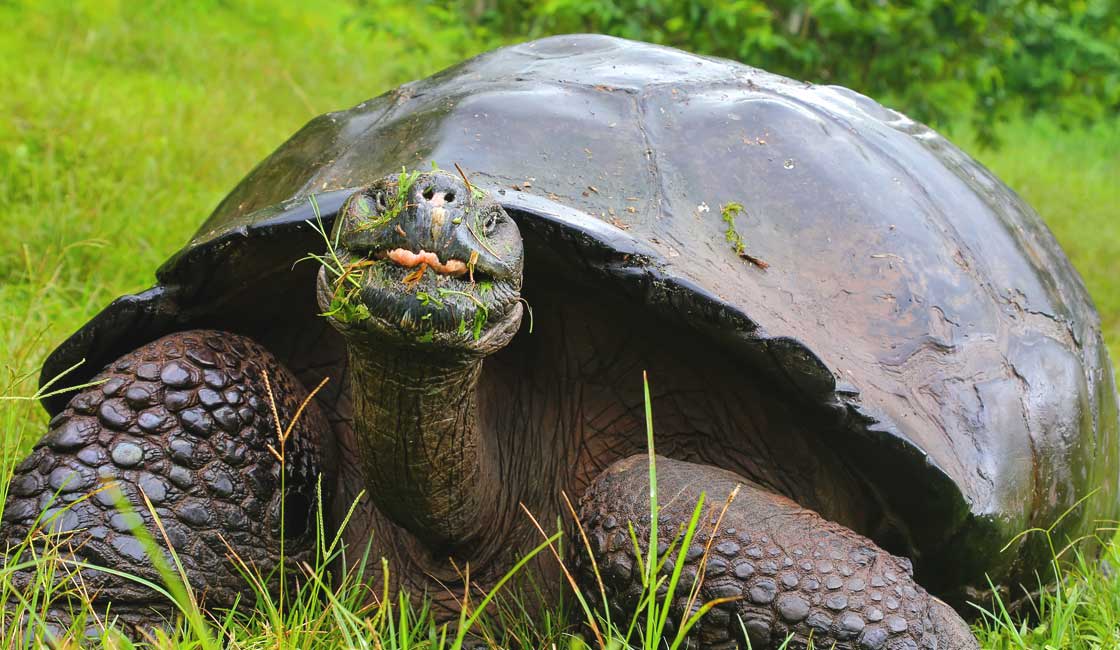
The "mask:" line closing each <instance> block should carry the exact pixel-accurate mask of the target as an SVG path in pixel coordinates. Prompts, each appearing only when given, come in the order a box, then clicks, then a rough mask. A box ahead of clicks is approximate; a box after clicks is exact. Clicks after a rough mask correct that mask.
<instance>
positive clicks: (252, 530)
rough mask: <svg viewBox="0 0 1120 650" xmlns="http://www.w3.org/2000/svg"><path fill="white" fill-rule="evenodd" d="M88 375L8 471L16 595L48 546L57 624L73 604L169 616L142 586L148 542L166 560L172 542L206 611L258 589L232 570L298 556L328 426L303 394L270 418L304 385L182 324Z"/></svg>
mask: <svg viewBox="0 0 1120 650" xmlns="http://www.w3.org/2000/svg"><path fill="white" fill-rule="evenodd" d="M265 376H267V378H268V380H267V381H268V385H267V386H266V383H265V379H264V377H265ZM94 381H96V382H99V383H98V385H95V386H92V387H89V388H86V389H84V390H82V391H80V392H78V393H77V394H76V395H74V396H73V398H72V399H71V400H70V402H69V404H68V405H67V407H66V408H65V409H64V410H63V411H62V412H60V413H59V414H58V415H57V416H55V417H54V418H53V419H52V420H51V422H50V428H49V431H48V433H47V434H46V435H45V436H44V437H43V438H42V439H41V440H40V441H39V442H38V443H37V444H36V445H35V447H34V449H33V451H32V452H31V454H30V455H29V456H28V457H27V458H26V459H25V460H24V461H23V462H22V463H20V465H19V466H18V467H17V468H16V470H15V474H14V476H13V477H12V480H11V483H10V485H9V487H8V493H7V501H6V502H5V504H4V514H3V519H2V520H0V544H3V545H4V546H5V554H4V556H3V558H2V559H0V561H3V562H4V563H5V564H6V565H8V566H11V565H12V564H13V563H21V564H22V563H28V562H30V563H31V564H30V565H28V567H27V568H26V569H20V570H17V571H16V573H15V583H16V584H17V586H20V587H22V588H23V589H24V592H25V593H27V591H28V590H35V589H43V588H44V587H46V586H47V585H42V584H41V583H42V581H43V580H42V575H41V574H40V575H39V576H38V577H37V576H36V569H35V566H34V562H32V560H33V558H34V557H36V556H39V557H42V556H43V555H44V554H46V555H53V556H54V557H57V558H59V561H58V562H57V563H56V565H55V566H56V567H58V570H57V571H56V572H55V576H54V578H52V580H51V581H52V582H54V583H55V586H56V588H57V589H58V591H57V594H58V595H57V597H50V598H49V599H50V600H52V601H54V602H52V603H51V604H50V606H49V608H47V609H44V610H43V611H49V612H52V613H50V614H48V616H47V619H48V620H46V621H43V622H42V623H44V624H45V627H46V629H47V631H49V630H50V629H51V628H52V627H57V626H61V627H68V626H69V622H70V620H71V619H70V616H69V614H68V612H69V611H70V610H71V607H72V606H74V605H76V604H77V603H79V602H83V601H84V602H92V603H93V605H94V610H93V611H94V612H95V613H96V614H98V615H102V614H104V613H106V611H107V612H108V614H109V618H110V620H112V619H113V618H117V620H118V622H119V623H121V624H122V627H123V628H126V629H127V628H134V627H135V626H137V625H142V624H144V623H158V622H161V621H163V620H166V618H168V617H170V616H173V615H174V614H175V609H174V607H173V606H172V605H171V604H170V603H169V602H168V601H167V600H166V599H165V598H163V597H162V596H161V595H160V594H159V593H158V592H156V591H154V590H152V589H151V588H150V587H148V586H146V585H145V584H144V583H143V581H148V582H150V583H154V584H156V585H163V584H164V582H165V581H164V579H163V577H162V576H161V573H160V571H159V569H158V567H157V566H156V563H154V562H153V559H152V557H150V556H149V552H152V553H161V554H162V555H163V558H162V559H163V560H164V561H165V562H167V566H169V567H174V566H175V564H174V560H175V558H173V557H172V556H171V554H172V552H174V555H175V556H177V559H178V561H179V562H180V563H181V564H182V567H183V571H184V572H185V574H186V577H187V581H188V582H189V587H190V588H191V589H192V590H193V592H194V595H195V597H196V598H197V600H199V601H200V602H202V603H203V604H204V605H205V606H207V607H211V608H215V607H216V608H228V607H233V606H235V605H237V604H240V605H242V606H245V605H248V606H252V605H253V604H254V603H255V602H256V597H255V596H256V594H255V593H254V592H253V590H252V588H251V587H250V585H249V581H248V580H247V579H246V578H245V577H244V576H243V575H242V570H244V567H251V568H250V569H249V571H251V572H255V573H259V574H260V576H263V577H264V578H265V579H266V580H272V581H273V583H275V582H276V574H277V572H276V571H274V569H276V568H277V567H278V566H279V564H280V562H281V558H284V560H285V562H286V563H288V565H289V566H291V567H294V563H295V562H298V561H300V560H307V559H310V553H311V549H312V543H313V538H314V535H313V532H314V531H313V530H312V527H311V522H312V517H311V515H312V508H311V506H312V504H313V503H315V482H316V480H317V476H318V473H319V454H320V452H319V436H320V435H322V434H323V433H324V432H326V430H327V424H326V422H325V419H324V417H323V415H322V414H321V413H320V412H319V409H318V407H316V405H315V404H313V403H311V404H308V408H306V409H305V410H304V411H303V413H302V415H301V416H300V418H299V420H298V422H297V424H296V425H295V426H294V427H292V432H291V434H290V436H289V437H288V438H287V439H286V441H285V442H281V441H280V440H279V439H278V437H277V425H276V420H277V418H278V419H279V423H280V425H281V427H283V428H287V427H288V424H289V422H291V420H292V419H293V417H294V415H295V413H296V411H297V409H298V408H299V406H300V403H301V402H302V401H303V400H304V398H305V397H306V396H307V391H306V390H305V389H304V388H303V386H302V385H300V384H299V382H298V381H297V380H296V379H295V378H294V377H293V376H292V375H291V374H290V373H289V372H288V371H287V370H286V369H284V368H283V367H282V366H281V365H280V364H279V362H278V361H277V360H276V359H275V358H274V357H273V356H272V355H271V354H269V352H268V351H266V350H265V349H264V348H262V347H261V346H260V345H258V344H256V343H255V342H253V341H251V340H249V339H247V338H245V337H242V336H238V335H235V334H230V333H226V332H216V331H205V330H195V331H186V332H179V333H176V334H172V335H169V336H165V337H164V338H162V339H159V340H157V341H154V342H152V343H149V344H147V345H144V346H143V347H140V348H138V349H136V350H135V351H133V352H131V353H129V354H126V355H124V356H123V357H121V358H119V359H117V360H116V361H114V362H113V363H111V364H109V366H107V367H106V368H105V369H104V370H103V371H102V372H101V373H100V374H98V375H97V377H95V379H94ZM269 387H271V391H270V390H269ZM270 392H271V396H272V397H271V399H270ZM273 401H274V402H275V408H276V416H275V417H274V415H273V410H272V406H271V404H272V402H273ZM274 450H275V452H277V453H279V452H282V453H283V456H284V461H283V462H281V461H280V459H279V458H278V457H277V455H276V453H274ZM148 503H150V504H151V505H150V507H149V505H148ZM282 504H283V507H282ZM153 513H154V515H155V516H153ZM157 517H158V524H159V525H157V521H156V518H157ZM141 529H142V530H145V531H147V536H145V535H143V534H142V533H141V534H138V533H139V531H140V530H141ZM282 530H283V538H284V541H283V546H282V544H281V531H282ZM145 537H149V538H150V539H151V540H152V541H154V544H155V547H158V549H159V550H158V551H157V550H155V548H154V547H153V546H152V545H151V544H150V543H148V542H146V541H145V539H144V538H145ZM47 549H53V553H51V552H47ZM233 558H236V560H235V559H233ZM75 561H77V562H81V563H83V564H82V565H80V566H79V565H76V564H75ZM239 566H240V567H242V568H239ZM91 567H98V568H91ZM101 567H107V568H110V569H112V570H113V571H114V572H120V573H110V572H106V571H102V570H99V568H101ZM293 570H294V569H293ZM128 576H132V578H130V577H128ZM291 582H294V580H293V581H291ZM272 587H273V588H274V589H275V588H277V585H276V584H272ZM50 619H53V620H50Z"/></svg>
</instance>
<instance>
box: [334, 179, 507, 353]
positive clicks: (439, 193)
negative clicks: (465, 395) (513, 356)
mask: <svg viewBox="0 0 1120 650" xmlns="http://www.w3.org/2000/svg"><path fill="white" fill-rule="evenodd" d="M331 241H332V244H333V246H332V251H331V252H329V253H328V255H327V256H326V257H325V258H324V259H325V263H324V264H323V266H322V268H321V269H320V270H319V276H318V282H317V295H318V300H319V306H320V307H321V308H322V309H323V312H324V314H325V315H327V316H328V317H329V318H330V319H331V321H332V324H334V326H335V327H336V328H337V329H339V330H340V331H341V332H342V333H343V334H345V335H348V336H352V335H356V334H369V335H373V336H374V337H376V338H379V339H383V340H387V341H388V342H391V343H395V344H401V345H406V346H408V345H415V346H424V347H426V348H429V349H446V350H447V351H449V352H459V353H464V354H466V355H468V356H481V355H486V354H489V353H491V352H494V351H496V350H498V349H500V348H501V347H503V346H505V345H506V344H507V343H508V342H509V341H510V339H511V338H512V337H513V335H514V334H515V333H516V331H517V329H518V326H519V325H520V322H521V315H522V311H523V308H522V305H521V297H520V291H521V279H522V266H523V260H524V248H523V246H522V242H521V234H520V232H519V231H518V229H517V224H515V223H514V222H513V220H512V219H511V218H510V217H509V215H508V214H507V213H506V212H505V210H503V209H502V206H501V205H500V204H498V202H497V201H495V200H493V199H492V198H491V197H490V196H489V195H488V194H486V193H484V192H482V191H480V190H478V189H477V188H475V187H473V186H471V185H468V183H467V182H465V181H464V179H461V178H459V177H456V176H453V175H451V174H447V173H444V172H439V171H433V172H428V173H419V172H412V173H405V172H402V173H401V174H400V175H397V176H388V177H385V178H382V179H381V180H379V181H377V182H375V183H373V184H372V185H370V186H369V187H366V188H364V189H362V190H360V191H358V192H356V193H354V194H353V195H352V196H351V197H350V198H349V199H347V201H346V202H345V204H344V205H343V206H342V208H341V210H339V215H338V219H337V220H336V221H335V226H334V230H333V232H332V233H331Z"/></svg>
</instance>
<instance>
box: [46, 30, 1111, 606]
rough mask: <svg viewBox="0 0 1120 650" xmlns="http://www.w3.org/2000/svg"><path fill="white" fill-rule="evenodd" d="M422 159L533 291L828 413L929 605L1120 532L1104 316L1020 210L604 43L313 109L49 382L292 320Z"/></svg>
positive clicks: (663, 62)
mask: <svg viewBox="0 0 1120 650" xmlns="http://www.w3.org/2000/svg"><path fill="white" fill-rule="evenodd" d="M433 162H434V163H435V164H436V165H438V166H440V167H441V168H444V169H453V168H454V165H456V164H457V165H459V166H460V167H461V168H462V170H463V171H464V172H465V173H466V174H467V175H468V177H469V178H470V179H471V181H472V183H473V184H474V185H476V186H478V187H480V188H482V189H485V190H487V191H491V192H495V193H497V195H498V197H499V200H500V201H501V202H502V203H503V205H504V206H505V207H506V209H507V210H508V211H509V212H510V214H511V215H512V216H513V217H514V218H515V219H516V220H517V221H518V223H519V226H520V228H521V230H522V232H523V233H524V236H525V238H526V241H527V251H529V253H528V254H527V258H526V259H527V267H526V280H525V286H526V290H527V291H528V290H531V287H532V285H533V273H534V272H535V271H534V269H533V265H532V255H533V253H532V251H533V250H534V246H535V249H536V250H547V251H548V252H549V254H552V255H556V256H559V257H560V258H561V259H563V260H565V263H566V264H569V265H570V267H571V268H572V269H579V270H580V272H585V273H589V274H591V275H592V276H593V277H595V278H597V281H600V282H602V283H603V286H608V285H609V286H610V287H611V290H616V291H622V292H625V293H626V294H628V295H630V296H632V297H634V298H635V299H636V300H638V301H639V302H640V304H642V305H644V306H645V307H646V308H648V310H649V311H650V315H651V317H656V318H663V319H667V320H669V321H672V322H674V323H677V324H681V325H683V326H685V327H687V328H688V331H690V332H693V333H694V334H695V335H696V336H698V337H706V338H708V339H710V340H712V341H715V342H717V344H718V346H719V347H720V349H722V350H725V351H726V354H727V355H730V356H731V357H733V358H735V359H737V360H738V362H740V363H741V364H742V368H743V372H744V373H749V374H751V375H754V376H757V378H758V381H764V382H767V383H769V384H772V385H775V386H779V387H780V389H781V390H782V391H784V392H785V393H786V394H788V395H790V396H792V397H793V398H794V399H796V400H798V401H799V402H800V403H801V404H803V405H804V408H806V409H815V410H819V411H820V412H821V413H822V414H825V417H827V418H828V419H829V421H830V422H831V423H832V424H831V426H829V427H827V428H826V430H827V434H826V433H822V435H828V436H830V438H831V439H830V440H827V441H826V443H827V444H826V447H825V448H827V449H829V450H831V452H830V453H835V454H837V455H839V456H841V457H843V458H844V459H845V462H846V463H848V465H849V466H850V467H852V468H853V471H856V472H859V473H861V474H862V475H863V476H864V477H865V478H866V479H867V484H868V486H869V489H868V494H867V495H866V498H867V499H868V501H869V502H871V501H875V502H877V503H885V504H888V505H889V506H890V510H891V511H892V512H894V513H896V515H897V517H898V519H899V520H898V521H896V522H894V530H893V532H892V533H891V534H890V535H889V537H890V538H891V540H892V541H890V545H891V546H892V547H893V548H894V549H895V550H897V551H898V552H904V553H906V554H908V555H910V557H912V558H914V560H915V563H916V568H917V569H918V572H919V577H921V578H922V579H923V580H925V581H926V583H927V586H929V587H930V588H931V589H932V590H934V591H940V592H942V593H958V594H961V593H965V591H962V590H963V589H965V588H966V587H968V586H969V585H972V586H979V587H982V586H984V585H985V582H984V574H985V573H987V574H988V575H989V576H990V577H991V578H992V579H993V580H994V581H996V583H997V584H998V583H1000V582H1004V583H1007V582H1010V581H1012V580H1017V579H1020V578H1021V577H1024V576H1027V575H1029V572H1030V571H1033V570H1036V569H1038V568H1040V567H1042V566H1043V565H1044V562H1045V561H1046V559H1047V558H1048V551H1047V549H1046V547H1045V544H1044V543H1043V542H1042V541H1041V540H1039V539H1037V538H1031V537H1026V538H1023V539H1020V540H1018V541H1017V542H1016V543H1015V544H1014V545H1013V546H1012V547H1011V548H1009V549H1008V550H1006V551H1005V552H1002V553H1001V552H1000V549H1001V548H1002V547H1003V546H1004V544H1006V543H1007V542H1008V541H1009V540H1010V539H1011V538H1012V537H1013V536H1014V535H1015V534H1016V533H1018V532H1020V531H1022V530H1025V529H1027V528H1030V527H1032V526H1048V525H1050V524H1051V523H1053V522H1054V521H1055V520H1057V519H1058V518H1059V517H1060V516H1061V515H1062V513H1064V512H1065V511H1066V510H1067V509H1070V508H1071V507H1073V506H1075V504H1077V505H1076V507H1074V508H1073V511H1072V512H1071V513H1070V514H1068V515H1067V516H1066V517H1065V518H1064V519H1063V520H1062V524H1061V526H1060V527H1059V528H1058V529H1057V532H1058V534H1059V535H1069V536H1071V537H1072V536H1077V535H1079V534H1081V533H1084V532H1086V531H1088V530H1089V529H1090V528H1091V527H1092V525H1093V522H1094V521H1095V520H1097V519H1110V518H1115V517H1116V516H1117V505H1116V504H1117V503H1118V501H1117V488H1118V485H1117V480H1118V471H1117V469H1118V466H1117V462H1118V459H1117V449H1118V447H1117V437H1118V417H1117V393H1116V388H1115V385H1114V378H1113V372H1112V369H1111V365H1110V362H1109V359H1108V353H1107V350H1106V348H1105V345H1104V344H1103V342H1102V336H1101V332H1100V324H1099V318H1098V315H1097V313H1096V312H1095V310H1094V307H1093V304H1092V302H1091V300H1090V298H1089V296H1088V294H1087V292H1086V289H1085V286H1084V285H1083V283H1082V281H1081V279H1080V278H1079V276H1078V275H1077V273H1076V271H1075V270H1074V269H1073V267H1072V266H1071V265H1070V263H1069V261H1068V260H1067V258H1066V256H1065V255H1064V254H1063V252H1062V250H1061V249H1060V247H1059V246H1058V244H1057V242H1056V241H1055V239H1054V237H1053V236H1052V235H1051V233H1050V232H1049V231H1048V230H1047V228H1046V226H1045V225H1044V224H1043V223H1042V221H1041V220H1040V218H1039V217H1038V215H1037V214H1036V213H1035V212H1034V210H1032V209H1031V208H1030V207H1029V206H1028V205H1027V204H1026V203H1025V202H1024V201H1023V200H1022V199H1021V198H1020V197H1019V196H1018V195H1016V194H1015V193H1014V192H1013V191H1012V190H1010V189H1009V188H1008V187H1007V186H1006V185H1004V184H1003V183H1002V182H1000V181H999V180H998V179H997V178H995V176H993V175H992V173H991V172H989V171H988V170H987V169H985V168H984V167H983V166H981V165H980V164H979V163H977V162H976V161H975V160H973V159H972V158H970V157H969V156H968V155H966V154H965V153H963V152H962V151H961V150H960V149H958V148H957V147H955V146H953V145H952V144H950V143H949V142H948V141H947V140H945V139H944V138H943V137H942V136H940V135H938V134H937V133H935V132H934V131H932V130H931V129H929V128H928V127H926V126H924V125H922V124H919V123H916V122H914V121H912V120H910V119H908V118H907V117H905V116H904V115H902V114H900V113H898V112H896V111H894V110H891V109H888V108H885V107H883V106H881V105H879V104H877V103H876V102H874V101H872V100H870V99H868V98H867V97H864V96H862V95H860V94H858V93H855V92H853V91H851V90H847V89H845V88H840V87H835V86H818V85H813V84H808V83H802V82H798V81H794V80H791V79H787V78H784V77H780V76H776V75H773V74H769V73H766V72H764V71H761V70H758V69H755V68H751V67H749V66H746V65H742V64H739V63H736V62H731V61H726V60H719V59H713V58H707V57H701V56H695V55H692V54H688V53H685V52H681V51H678V50H675V49H670V48H666V47H660V46H654V45H649V44H644V43H636V42H630V41H626V40H621V39H616V38H609V37H605V36H589V35H581V36H558V37H552V38H547V39H543V40H538V41H534V42H528V43H523V44H520V45H516V46H512V47H507V48H503V49H499V50H496V51H494V52H490V53H487V54H483V55H481V56H478V57H476V58H474V59H471V60H469V61H467V62H465V63H462V64H460V65H457V66H455V67H452V68H450V69H447V70H444V71H443V72H440V73H438V74H436V75H434V76H432V77H429V78H427V79H423V80H420V81H416V82H412V83H408V84H405V85H404V86H401V87H400V88H397V89H396V90H393V91H390V92H388V93H386V94H384V95H381V96H380V97H377V98H375V99H372V100H369V101H366V102H364V103H362V104H359V105H358V106H356V107H354V108H352V109H350V110H347V111H341V112H336V113H329V114H326V115H323V116H320V117H318V118H315V119H314V120H312V121H311V122H310V123H309V124H307V126H305V127H304V128H303V129H302V130H300V131H299V132H298V133H296V134H295V135H294V136H293V137H292V138H291V139H290V140H289V141H288V142H286V143H285V144H283V145H282V146H281V147H280V148H279V149H277V150H276V152H274V153H273V154H272V155H271V156H269V157H268V158H267V159H265V160H264V161H263V162H262V163H261V164H260V165H259V166H257V167H256V169H254V170H253V171H252V172H251V173H250V174H249V175H248V176H247V177H246V178H245V179H244V180H243V181H242V182H241V183H240V184H239V185H238V186H237V187H236V188H234V190H233V191H232V192H231V193H230V194H229V195H228V196H227V197H226V198H225V200H223V201H222V202H221V204H220V205H219V206H218V208H217V209H216V210H215V211H214V213H213V214H212V215H211V216H210V217H209V219H207V220H206V222H205V223H204V224H203V225H202V227H201V228H200V229H199V230H198V232H197V233H196V234H195V235H194V237H193V238H192V239H191V241H190V242H189V243H188V244H187V245H186V247H184V248H183V249H182V250H181V251H179V252H178V253H177V254H175V255H174V256H173V257H172V258H171V259H170V260H168V262H167V263H165V264H164V265H163V266H162V267H161V268H160V269H159V271H158V272H157V278H158V283H157V284H156V286H155V287H153V288H152V289H150V290H148V291H146V292H143V293H140V294H137V295H128V296H124V297H121V298H119V299H118V300H116V301H115V302H113V303H112V304H111V305H109V306H108V307H107V308H106V309H105V310H104V311H103V312H102V313H101V314H100V315H98V316H97V317H95V318H94V319H93V320H91V321H90V323H89V324H87V325H86V326H85V327H83V328H82V329H80V330H79V331H78V332H76V333H75V334H74V335H72V336H71V337H70V338H69V339H68V340H67V341H65V342H64V343H63V344H62V345H61V346H60V347H59V348H58V349H57V350H56V351H55V352H54V353H53V354H52V355H51V356H50V358H49V359H48V360H47V362H46V364H45V366H44V369H43V375H42V377H43V378H44V380H45V379H48V378H51V377H53V376H55V375H56V374H57V373H58V372H60V371H61V370H63V369H65V368H67V367H69V366H71V365H72V364H74V363H75V362H77V361H78V360H80V359H83V358H84V359H86V360H87V364H86V365H85V366H84V369H79V371H78V372H77V373H76V374H74V375H71V376H70V377H69V381H77V380H80V379H82V378H84V377H85V376H89V375H92V374H93V373H94V372H95V371H96V370H97V369H98V368H99V367H100V366H101V365H103V364H104V363H106V362H108V361H110V360H111V359H113V358H114V357H115V356H116V355H118V354H121V353H123V352H125V351H127V350H129V349H131V348H133V347H135V346H136V345H138V344H139V343H141V342H144V341H147V340H151V339H154V338H156V337H157V336H160V335H162V334H164V333H167V332H169V331H173V330H176V329H182V328H184V327H193V326H202V325H205V326H212V325H215V324H218V325H222V326H225V327H229V328H235V329H240V330H249V331H253V332H259V331H262V328H266V329H267V328H270V329H271V330H280V331H284V330H288V329H293V330H294V329H296V328H299V327H302V326H303V325H304V324H306V323H308V322H309V321H311V320H312V319H316V318H317V316H316V314H315V311H316V310H315V309H314V305H313V303H312V302H311V301H310V297H311V294H312V293H313V290H312V286H313V279H312V276H313V272H314V269H312V268H311V265H302V266H299V265H297V266H296V267H295V268H294V269H293V263H294V262H295V261H296V260H297V259H299V258H300V257H302V256H303V255H304V254H306V252H307V251H309V250H315V249H316V248H317V247H321V240H319V239H318V237H319V236H318V234H317V233H315V232H314V231H313V230H312V229H311V228H310V227H309V225H308V224H307V223H306V222H307V220H308V219H310V218H312V216H313V214H314V211H315V210H318V211H319V213H320V214H321V217H322V219H323V220H324V222H325V223H326V224H327V226H328V227H329V222H330V221H331V219H333V217H334V213H335V212H336V211H337V209H338V207H339V205H340V204H341V202H342V201H343V199H344V198H345V197H346V196H348V195H349V193H350V192H352V191H353V188H355V187H358V186H361V185H363V184H366V183H369V182H372V181H374V180H375V179H378V178H380V177H382V176H384V175H387V174H390V173H394V172H399V171H400V170H401V168H402V167H407V168H427V167H429V166H430V165H431V164H432V163H433ZM312 196H314V197H315V199H316V201H315V203H316V205H315V206H312V205H311V202H309V200H308V198H309V197H312ZM734 204H738V206H741V207H742V210H741V211H737V210H736V207H737V206H736V205H734ZM140 225H141V227H142V225H143V224H140ZM529 242H535V244H533V245H529ZM764 265H765V266H767V268H765V269H764V268H762V267H763V266H764ZM303 294H306V295H307V297H308V300H307V301H306V304H304V303H303V302H300V301H301V300H302V298H299V299H297V298H293V297H292V296H302V295H303ZM249 323H253V324H252V325H250V324H249ZM273 338H276V337H275V336H274V337H273ZM278 354H280V355H281V357H282V358H283V356H284V353H283V352H278ZM83 373H84V375H83ZM65 399H66V398H65V396H59V397H54V398H49V399H47V400H45V405H46V406H47V409H48V410H50V411H56V410H58V409H59V408H60V407H61V406H62V405H63V403H64V400H65ZM1093 490H1098V492H1097V493H1095V495H1094V496H1093V497H1092V498H1091V499H1088V500H1085V501H1083V502H1079V500H1080V499H1082V498H1083V497H1085V496H1086V495H1088V494H1090V492H1092V491H1093ZM869 534H872V535H873V536H876V539H877V540H878V541H880V542H881V543H884V541H883V539H882V537H883V536H884V535H885V534H881V535H876V533H875V531H869Z"/></svg>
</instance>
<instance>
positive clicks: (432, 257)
mask: <svg viewBox="0 0 1120 650" xmlns="http://www.w3.org/2000/svg"><path fill="white" fill-rule="evenodd" d="M389 259H391V260H393V261H394V262H396V263H397V264H400V265H401V266H403V267H405V268H406V269H411V268H413V267H415V266H419V265H421V264H427V265H428V267H429V268H431V269H432V270H433V271H435V272H436V273H443V274H444V275H463V274H464V273H466V272H467V265H466V264H464V263H463V262H462V261H460V260H456V259H450V260H447V263H446V264H445V263H443V262H440V261H439V255H436V254H435V253H429V252H428V251H426V250H421V251H420V252H419V253H413V252H412V251H410V250H406V249H404V248H394V249H393V250H391V251H389Z"/></svg>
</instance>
